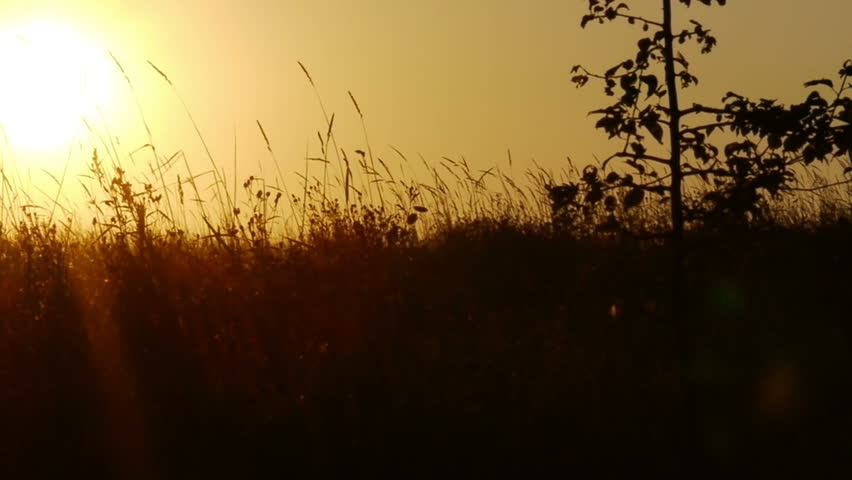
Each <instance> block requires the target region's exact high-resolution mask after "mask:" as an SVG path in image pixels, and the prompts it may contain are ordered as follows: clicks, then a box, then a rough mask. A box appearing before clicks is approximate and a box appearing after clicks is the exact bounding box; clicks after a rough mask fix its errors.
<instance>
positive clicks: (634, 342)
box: [0, 72, 852, 478]
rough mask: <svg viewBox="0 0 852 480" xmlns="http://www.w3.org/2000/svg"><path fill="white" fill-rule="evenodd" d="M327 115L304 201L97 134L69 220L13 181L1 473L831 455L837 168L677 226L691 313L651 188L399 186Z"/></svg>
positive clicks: (846, 270)
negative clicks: (585, 208)
mask: <svg viewBox="0 0 852 480" xmlns="http://www.w3.org/2000/svg"><path fill="white" fill-rule="evenodd" d="M306 73H307V72H306ZM352 100H353V103H354V105H355V107H356V109H357V110H358V112H359V113H360V109H358V106H357V103H356V102H355V101H354V100H355V99H354V98H353V99H352ZM333 122H334V120H333V117H332V118H330V119H329V120H328V124H327V127H328V128H327V132H326V133H325V134H324V135H322V134H321V135H320V138H319V141H320V144H321V155H320V156H319V157H317V158H308V159H305V170H304V172H303V173H300V176H301V188H300V189H299V190H298V191H288V190H287V189H286V188H285V187H283V185H282V184H280V183H278V182H273V181H269V182H267V181H266V180H264V179H261V178H255V177H249V178H246V179H240V182H241V183H240V185H237V184H236V183H235V181H236V180H237V179H225V178H224V176H223V175H219V173H218V172H219V168H218V167H217V166H216V165H215V162H214V165H213V166H212V169H211V171H212V172H217V173H214V174H213V178H214V181H213V185H212V187H213V188H209V187H208V188H205V189H201V188H200V187H199V185H197V183H196V179H197V178H198V177H197V176H196V175H193V173H192V172H190V171H186V172H185V173H184V175H183V178H181V177H180V176H177V178H176V179H171V178H169V179H167V178H166V177H165V175H163V174H162V171H163V170H167V169H172V168H173V167H174V165H173V164H172V163H171V162H173V161H175V162H176V161H177V160H175V159H174V158H171V159H168V161H166V160H164V163H163V164H160V163H157V164H155V165H152V166H150V168H149V172H150V177H146V178H150V181H149V182H148V181H143V182H139V183H138V184H137V183H136V182H134V181H131V180H129V175H128V174H126V172H124V170H122V168H121V161H120V158H119V157H117V156H116V155H110V154H108V155H107V156H106V157H103V158H102V157H101V156H99V154H98V153H97V152H95V153H94V154H93V157H92V160H91V164H90V165H89V175H88V177H87V178H86V181H85V182H83V185H84V188H85V191H86V193H87V196H88V201H89V205H90V206H89V211H88V212H90V213H91V215H92V217H93V220H92V222H91V224H90V225H89V224H88V223H86V224H85V225H83V226H80V223H81V222H80V221H79V220H78V221H77V223H74V222H72V221H71V220H68V221H66V220H65V219H64V217H63V215H61V214H60V212H62V207H61V206H60V207H58V208H57V206H55V205H53V206H51V205H48V206H41V207H39V206H35V205H31V204H29V202H28V201H27V200H26V199H27V196H26V195H25V194H22V193H21V192H19V191H16V190H15V189H14V188H13V187H12V186H11V184H10V183H9V182H8V181H5V182H4V186H3V188H2V194H3V195H2V205H0V207H2V208H0V218H2V221H0V425H2V434H0V472H3V473H6V474H7V476H6V478H26V477H43V478H47V477H48V476H51V477H52V476H56V475H63V476H71V477H78V476H79V477H81V478H87V477H88V478H98V477H105V478H134V477H138V478H179V477H185V478H205V477H207V478H210V477H213V478H217V477H223V478H235V477H240V476H246V475H251V474H257V473H260V472H267V473H270V472H271V473H273V474H275V475H276V476H283V475H287V474H291V475H293V476H297V477H298V476H303V475H310V476H319V475H321V474H337V475H340V474H365V473H369V474H372V475H388V476H390V475H394V476H398V477H403V478H405V477H411V476H427V475H428V474H429V473H435V474H437V473H441V474H443V475H448V476H449V475H452V476H456V475H461V474H468V475H474V476H477V477H480V476H484V475H486V474H489V473H503V474H506V473H515V474H518V475H523V476H530V475H532V474H534V473H536V472H544V471H550V472H562V473H564V474H566V475H568V474H570V473H572V472H573V473H576V474H578V475H582V474H585V473H587V472H591V473H597V474H602V473H603V474H607V473H613V474H614V473H619V474H631V473H634V472H638V471H643V472H655V473H658V474H661V475H665V476H679V477H694V476H697V475H699V473H707V474H708V476H722V475H725V476H727V475H731V474H737V475H751V476H760V477H764V476H769V475H779V476H794V477H796V476H804V475H819V474H820V473H821V472H823V473H825V472H832V471H837V469H838V468H839V469H841V470H842V469H845V468H847V467H848V459H849V453H850V452H852V440H850V438H852V437H850V435H849V432H850V430H852V377H850V376H849V375H848V369H849V367H850V366H852V326H850V325H852V324H850V318H852V317H850V315H849V311H850V306H852V305H850V299H849V293H850V285H851V284H850V280H849V275H850V272H852V251H850V245H852V203H850V199H852V195H850V191H849V190H848V188H847V187H846V186H843V185H841V186H838V187H836V188H833V189H820V190H817V191H816V192H801V193H800V194H798V195H794V196H787V197H784V198H782V199H780V200H777V201H776V200H767V201H766V202H764V203H762V205H763V207H762V208H763V210H762V211H763V212H764V213H765V217H764V218H762V219H752V221H750V222H748V223H742V222H739V223H736V224H727V223H717V224H710V223H700V222H696V223H694V224H692V225H691V226H690V228H689V229H688V231H687V238H686V259H685V265H686V270H685V280H684V287H683V289H682V294H683V295H684V299H683V300H684V303H685V305H686V312H685V314H684V318H683V319H682V321H683V322H684V323H680V322H676V321H673V320H672V312H671V310H672V298H671V292H672V277H671V275H672V272H671V269H670V265H671V251H670V250H671V249H670V245H669V241H668V239H667V237H666V235H665V232H666V230H667V229H668V228H669V227H668V221H667V216H666V214H667V212H666V206H665V205H661V204H656V203H652V202H646V203H644V204H643V206H642V207H640V208H636V209H632V210H629V211H621V210H619V211H617V212H616V213H617V215H618V217H619V219H620V224H619V227H618V228H616V229H613V228H607V229H599V228H596V227H597V226H599V225H600V222H601V220H602V219H603V218H604V215H606V213H605V212H601V211H597V212H594V211H593V212H590V213H589V214H588V215H586V216H582V217H574V218H571V219H567V220H569V221H566V218H564V217H559V218H557V217H552V216H551V215H552V213H553V212H552V211H551V204H550V199H549V198H548V195H547V189H546V186H547V185H549V184H553V183H557V182H558V181H559V180H558V179H556V178H555V177H554V176H552V175H551V174H549V173H547V172H545V171H544V170H542V169H532V170H528V171H527V172H526V174H525V175H524V177H523V179H515V178H513V177H512V176H511V175H508V174H505V173H504V172H502V171H500V170H499V169H497V168H495V169H490V170H485V171H474V170H473V169H471V168H470V167H469V166H468V164H467V162H465V161H464V160H463V159H459V160H454V159H450V158H444V159H441V160H439V161H437V162H427V161H425V160H424V161H423V162H421V163H423V164H424V165H423V167H424V169H425V170H424V171H425V172H426V175H425V177H424V179H421V180H417V179H415V178H406V177H405V176H400V174H397V175H396V176H394V173H393V172H395V171H397V169H396V168H395V165H388V163H390V162H388V163H386V162H385V161H383V160H382V159H379V158H374V157H373V153H372V151H371V150H370V149H369V148H367V149H366V150H352V151H351V153H348V154H347V151H346V150H342V149H340V148H339V147H338V146H337V144H336V141H335V140H334V136H333V133H332V125H333ZM258 126H259V127H260V130H261V133H262V134H263V137H264V138H266V133H265V132H264V131H263V127H262V126H261V125H260V124H258ZM365 138H366V134H365ZM266 141H267V146H268V145H269V143H268V139H267V140H266ZM151 148H152V149H153V147H151ZM102 151H103V150H102ZM269 151H270V153H271V154H272V157H273V159H274V152H273V151H272V149H271V148H270V149H269ZM338 152H340V153H338ZM397 153H398V154H399V156H400V159H399V162H404V163H410V161H409V159H407V158H405V156H404V154H402V152H397ZM155 154H156V150H155ZM155 158H157V157H155ZM210 161H211V162H213V158H212V157H211V158H210ZM510 161H511V160H510ZM158 162H159V160H158ZM402 171H403V172H404V171H405V170H402ZM279 174H280V172H279ZM577 174H579V173H578V172H576V171H573V172H572V171H568V172H566V175H568V176H571V175H577ZM4 175H5V172H4ZM283 176H284V175H281V177H283ZM5 179H6V177H5V176H4V180H5ZM811 180H812V182H813V181H816V183H819V181H820V179H815V180H814V179H811ZM63 181H64V179H63V180H60V181H57V183H58V184H59V188H60V189H61V188H62V186H63ZM240 187H241V188H240ZM202 190H203V191H207V192H210V191H215V192H216V193H215V196H214V198H213V200H206V201H203V202H202V201H198V200H200V198H201V197H202V194H200V193H199V192H200V191H202ZM58 197H59V195H58V194H57V198H58ZM86 215H88V213H87V214H86ZM79 216H80V217H83V216H84V215H79ZM682 325H687V326H688V332H689V345H688V346H689V348H688V351H687V352H686V356H685V355H684V351H683V348H682V347H683V345H679V344H678V341H677V339H678V332H679V331H681V327H682ZM685 363H686V371H687V372H688V378H689V379H690V382H691V385H692V386H694V388H695V391H696V393H697V406H696V409H695V410H694V411H693V410H690V411H687V410H686V409H685V407H684V403H685V402H684V398H685V395H686V392H687V386H686V385H684V381H683V380H684V376H683V373H682V372H683V371H684V366H685V365H684V364H685ZM691 455H692V456H691ZM696 462H697V463H696ZM696 469H698V470H696Z"/></svg>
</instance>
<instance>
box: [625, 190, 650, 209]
mask: <svg viewBox="0 0 852 480" xmlns="http://www.w3.org/2000/svg"><path fill="white" fill-rule="evenodd" d="M644 198H645V190H643V189H641V188H639V187H636V188H634V189H632V190H630V191H629V192H627V195H625V196H624V208H628V209H629V208H633V207H637V206H639V204H640V203H642V200H643V199H644Z"/></svg>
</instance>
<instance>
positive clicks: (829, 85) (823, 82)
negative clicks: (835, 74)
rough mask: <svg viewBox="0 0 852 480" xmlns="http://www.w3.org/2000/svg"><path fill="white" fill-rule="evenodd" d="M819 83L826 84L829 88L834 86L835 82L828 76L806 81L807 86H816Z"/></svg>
mask: <svg viewBox="0 0 852 480" xmlns="http://www.w3.org/2000/svg"><path fill="white" fill-rule="evenodd" d="M817 85H825V86H826V87H828V88H834V82H832V81H831V80H829V79H827V78H820V79H819V80H811V81H810V82H805V87H815V86H817Z"/></svg>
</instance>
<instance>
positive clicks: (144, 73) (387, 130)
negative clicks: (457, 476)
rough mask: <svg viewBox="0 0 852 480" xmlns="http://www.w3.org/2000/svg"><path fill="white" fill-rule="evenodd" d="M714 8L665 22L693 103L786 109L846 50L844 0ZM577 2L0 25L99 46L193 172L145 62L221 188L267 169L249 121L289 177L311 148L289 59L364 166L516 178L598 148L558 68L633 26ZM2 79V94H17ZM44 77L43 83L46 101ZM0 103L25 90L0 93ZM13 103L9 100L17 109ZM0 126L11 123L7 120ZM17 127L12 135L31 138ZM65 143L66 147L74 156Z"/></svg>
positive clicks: (318, 4) (42, 17)
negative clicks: (370, 159)
mask: <svg viewBox="0 0 852 480" xmlns="http://www.w3.org/2000/svg"><path fill="white" fill-rule="evenodd" d="M628 3H630V4H631V5H632V6H633V7H634V11H637V10H638V11H640V12H646V13H648V14H649V15H657V13H658V12H657V11H656V8H658V7H657V6H658V4H659V2H658V1H651V0H633V1H632V2H628ZM694 3H697V2H694ZM728 3H729V5H728V6H727V7H724V8H706V7H703V6H701V5H696V6H693V7H692V8H691V9H689V10H687V9H685V8H678V10H677V12H676V21H677V22H681V23H683V24H685V23H686V22H687V21H688V19H689V18H697V19H699V20H701V21H702V22H703V23H704V24H705V25H706V26H707V27H710V28H712V29H713V31H714V32H715V33H716V36H717V37H718V39H719V46H718V48H717V50H716V51H715V52H714V53H713V54H711V55H710V56H705V57H702V58H698V55H697V54H696V53H694V52H690V51H689V50H687V51H686V52H685V53H686V54H687V56H688V57H689V58H690V60H691V61H692V65H693V73H694V74H696V75H697V76H698V77H700V79H701V83H700V85H699V87H698V89H697V90H696V91H695V92H694V93H691V94H687V97H686V98H687V100H690V99H700V100H703V101H708V102H710V101H714V100H716V99H718V98H720V97H721V96H722V95H723V94H724V93H725V92H726V91H728V90H736V91H738V92H742V93H745V94H748V95H753V96H759V97H770V98H780V99H782V100H786V101H788V102H789V101H791V100H800V99H802V98H804V95H805V91H804V89H803V88H802V87H801V85H802V83H803V82H804V81H806V80H809V79H812V78H819V77H833V76H834V75H835V74H836V71H837V70H838V68H839V67H840V65H841V64H842V62H843V61H844V60H845V59H847V58H849V57H852V35H849V34H848V20H849V18H852V2H849V1H848V0H809V1H804V0H730V1H729V2H728ZM586 5H587V1H586V0H428V1H419V0H418V1H414V0H145V1H141V0H132V1H130V0H127V1H119V0H60V1H38V0H4V1H3V2H2V3H0V31H6V32H13V33H16V32H17V31H18V30H19V29H21V28H23V27H22V26H26V25H31V24H33V23H35V24H43V23H45V22H47V23H48V24H51V25H57V24H58V25H64V26H65V27H67V28H68V29H70V30H72V31H73V32H76V33H75V34H76V35H78V36H79V37H80V38H82V39H84V41H85V44H86V45H87V46H88V47H87V48H89V51H97V52H100V54H101V55H103V56H104V57H103V58H105V59H107V60H108V59H109V57H108V56H106V53H105V52H106V51H111V52H113V53H114V55H115V56H116V58H117V59H118V60H119V61H120V62H121V63H122V65H123V67H124V68H125V70H126V72H127V74H128V75H129V77H130V78H131V81H132V82H133V83H134V87H135V93H136V95H137V96H138V98H139V103H140V105H141V108H142V110H143V111H144V115H145V118H146V119H147V121H148V123H149V124H150V126H151V128H152V135H153V137H154V140H155V142H156V143H157V145H158V147H159V148H160V152H161V154H164V155H167V156H168V155H171V154H172V153H174V152H176V151H178V150H183V151H185V152H186V154H187V156H188V157H189V160H190V162H192V164H193V165H199V166H203V165H207V164H208V163H209V162H208V161H207V160H206V158H205V157H204V155H203V150H202V149H201V145H200V142H199V141H198V139H197V137H196V136H195V133H194V130H193V128H192V125H191V123H190V122H189V120H188V119H187V117H186V115H185V113H184V112H183V107H181V104H180V100H179V99H178V98H177V97H176V95H175V92H174V91H173V90H171V89H170V87H169V86H168V85H167V84H166V82H164V81H163V79H162V78H161V77H159V75H158V74H157V73H156V72H154V71H153V69H151V68H150V67H149V66H148V64H147V63H146V61H147V60H150V61H151V62H153V63H154V64H156V65H157V66H158V67H159V68H160V69H162V70H163V71H164V72H165V73H166V74H167V75H168V76H169V78H170V79H171V80H172V82H173V83H174V85H175V88H176V90H177V92H178V93H179V94H180V95H181V97H182V98H183V100H184V101H185V102H186V104H187V106H188V108H189V109H190V110H191V112H192V114H193V116H194V117H195V119H196V121H197V122H198V124H199V127H200V128H201V131H202V133H203V134H204V136H205V138H206V140H207V141H208V143H209V146H210V148H211V151H212V153H213V156H214V157H215V158H216V159H217V161H218V162H219V163H220V164H221V165H225V166H228V167H229V168H230V166H231V165H232V164H233V158H234V150H235V142H236V152H237V154H236V156H237V165H238V177H239V178H242V177H243V176H247V175H248V174H250V173H255V174H256V173H257V170H258V169H260V168H269V166H268V164H266V165H265V164H264V162H265V161H266V159H267V158H268V157H267V155H266V153H265V150H264V144H263V140H262V138H261V136H260V135H259V132H258V130H257V126H256V124H255V121H256V120H260V121H261V122H262V123H263V124H264V126H265V128H266V131H267V133H268V134H269V138H270V140H271V142H272V145H273V147H274V148H275V150H276V154H277V156H278V158H279V160H281V161H282V163H283V167H282V168H283V169H284V170H285V171H287V172H289V171H293V170H296V169H299V168H301V165H302V158H304V156H305V151H306V149H308V150H309V153H310V154H311V155H315V154H317V152H318V142H317V140H316V132H317V131H318V130H324V124H323V120H322V114H321V111H320V108H319V107H318V105H317V101H316V98H315V97H314V95H313V92H312V90H311V88H310V86H309V85H308V83H307V81H306V79H305V77H304V75H303V73H302V72H301V70H300V69H299V67H298V65H297V61H302V62H303V63H304V64H305V65H306V66H307V67H308V69H309V70H310V73H311V75H312V76H313V78H314V80H315V81H316V83H317V86H318V87H319V89H320V93H321V95H322V98H323V101H324V103H325V106H326V108H327V109H328V111H329V113H331V112H334V113H335V114H336V125H337V127H336V131H337V134H338V139H339V144H340V146H341V147H344V148H346V149H349V150H355V149H358V148H364V142H363V137H362V134H361V130H360V129H361V126H360V123H359V120H358V117H357V114H356V113H355V111H354V109H353V107H352V105H351V103H350V101H349V98H348V95H347V91H350V90H351V91H352V93H353V94H354V95H355V97H356V98H357V100H358V102H359V103H360V105H361V108H362V110H363V112H364V115H365V117H366V125H367V129H368V134H369V137H370V141H371V143H372V146H373V149H374V151H375V152H376V153H377V155H378V156H380V157H384V158H386V159H389V160H390V159H394V154H393V153H392V150H391V149H390V148H389V145H393V146H395V147H397V148H399V149H400V150H401V151H403V152H405V153H406V154H408V155H410V156H412V157H416V155H417V154H418V153H420V154H422V155H423V156H424V157H425V158H426V160H427V161H432V160H434V161H437V160H439V159H440V157H441V156H443V155H446V156H450V157H453V158H458V157H459V156H461V155H464V156H465V157H466V158H467V159H468V160H469V161H470V162H471V164H473V165H475V166H477V167H478V168H486V167H488V166H491V165H493V164H494V163H496V162H503V163H505V159H506V150H507V149H511V150H512V154H513V158H514V160H515V168H516V169H518V168H524V167H526V166H528V165H531V162H530V160H531V159H533V158H534V159H536V160H537V161H538V162H539V163H540V164H541V165H543V166H545V167H548V168H553V169H559V168H561V167H562V166H563V165H564V158H565V156H566V155H570V156H571V157H572V158H573V159H574V160H576V161H577V162H578V163H586V162H588V161H589V160H591V159H592V158H593V155H597V156H599V157H602V156H605V154H606V153H607V151H608V148H607V145H606V143H605V142H604V140H603V137H602V136H601V135H599V134H597V133H595V132H594V131H593V129H592V124H593V120H592V119H591V118H590V117H587V116H586V112H587V111H589V110H590V109H593V108H597V107H599V106H602V105H604V104H605V103H606V101H607V100H608V99H606V98H605V97H604V96H603V95H602V93H600V90H599V89H598V88H597V87H596V86H594V85H590V86H587V87H586V88H585V89H582V90H576V89H574V87H573V86H572V84H571V83H570V81H569V79H570V76H571V75H570V68H571V66H572V65H574V64H577V63H583V64H585V65H587V66H589V67H598V68H604V67H608V66H610V65H611V64H612V63H614V62H616V61H620V60H622V59H624V58H627V56H629V55H631V52H632V47H633V46H634V45H635V41H636V39H637V38H638V36H639V35H640V34H641V31H640V30H639V29H637V28H629V27H627V26H626V25H625V26H624V27H612V26H592V27H590V28H587V29H586V30H581V29H580V27H579V20H580V17H581V16H582V15H583V13H584V12H585V10H586ZM643 9H645V10H643ZM92 49H93V50H92ZM690 53H692V55H690ZM60 57H67V58H75V57H73V55H71V54H62V55H60ZM49 58H54V57H49ZM86 58H90V57H86ZM3 60H4V63H6V62H5V59H3ZM110 62H111V60H109V61H107V62H106V64H108V65H110V68H107V69H106V71H107V72H108V73H95V74H92V75H100V76H102V77H104V78H103V79H99V80H98V82H102V83H97V85H99V86H98V87H97V88H96V90H97V91H96V92H95V93H97V95H104V96H107V97H108V98H106V99H104V98H100V99H98V100H97V102H98V107H99V108H100V110H101V113H100V114H99V115H100V119H99V120H97V121H95V120H92V123H93V124H98V125H99V126H96V127H95V128H96V129H97V130H98V131H100V132H101V133H102V134H103V135H105V136H112V137H115V138H117V139H118V141H119V142H120V146H121V148H123V149H125V150H127V151H132V150H133V149H135V148H137V147H139V146H141V145H143V144H145V143H146V142H147V137H146V134H145V131H144V127H143V126H142V122H141V120H140V115H139V114H138V111H137V107H136V106H135V103H134V100H133V98H132V96H130V92H129V89H128V88H127V84H126V83H124V81H123V79H122V77H121V75H120V73H119V72H118V70H117V68H114V67H112V64H111V63H110ZM99 65H100V66H98V67H97V69H100V68H102V67H103V65H102V64H99ZM5 68H12V69H14V68H16V67H15V66H14V65H8V64H6V65H5ZM5 68H4V70H5ZM57 68H58V69H59V70H56V69H54V70H51V71H50V72H52V73H49V74H48V76H51V77H54V76H55V77H58V78H63V74H62V73H57V72H62V71H66V70H67V69H69V68H71V67H68V66H67V65H65V64H62V65H60V66H59V67H57ZM93 68H95V67H93ZM62 69H65V70H62ZM97 69H96V71H97V72H102V70H97ZM39 71H41V70H39ZM24 83H27V82H26V81H24ZM0 85H2V83H0ZM8 85H9V84H7V87H6V88H7V90H13V89H16V88H18V87H15V86H14V85H17V84H12V86H11V87H9V86H8ZM52 85H54V86H53V87H51V86H49V85H48V86H45V87H43V88H44V89H47V90H52V91H56V90H57V87H55V84H52ZM103 85H106V86H103ZM21 88H23V87H21ZM65 95H69V94H65ZM3 98H6V100H5V101H6V102H7V103H9V102H14V101H15V100H14V99H19V98H27V97H21V96H19V95H18V94H17V93H15V94H12V95H9V94H8V93H7V94H6V96H5V97H4V96H3V95H2V94H0V99H3ZM9 98H12V99H13V100H9ZM54 103H56V102H54ZM75 105H76V104H75ZM2 108H3V106H2V105H0V109H2ZM15 108H17V110H16V109H15ZM15 108H12V107H10V109H11V111H20V110H21V107H20V106H18V107H15ZM44 108H47V107H44ZM66 108H70V107H66ZM74 108H76V107H74ZM39 111H40V110H37V111H36V112H39ZM90 113H91V112H89V113H87V115H88V114H90ZM0 118H3V113H2V111H0ZM4 122H6V124H7V125H6V127H8V128H7V130H15V128H13V126H14V124H15V120H14V119H9V118H6V119H5V120H4ZM57 122H58V121H57ZM31 123H32V122H30V123H28V124H26V125H25V126H22V127H19V128H18V130H22V129H26V128H30V129H32V128H33V127H32V126H30V125H31ZM38 123H39V124H41V125H42V126H43V128H44V130H43V132H44V135H45V137H47V136H48V134H49V132H48V130H49V129H50V128H61V127H57V126H55V125H52V124H51V123H50V122H38ZM104 132H108V133H104ZM7 133H9V132H7ZM20 135H23V134H20ZM31 136H32V135H31ZM89 140H90V141H93V140H92V139H91V138H90V139H89ZM8 142H10V143H11V144H12V148H11V151H12V153H9V151H10V149H9V148H8V146H7V148H5V150H3V152H5V153H4V155H6V156H7V158H15V159H16V162H17V166H18V168H21V166H22V165H24V166H26V165H38V166H39V167H45V168H50V169H54V170H55V169H57V168H62V165H63V163H64V162H65V159H66V153H65V152H66V151H67V150H68V149H67V146H65V147H63V148H59V149H57V150H58V151H60V152H61V153H58V154H53V156H52V157H51V158H55V159H57V160H50V161H44V160H40V161H38V162H36V161H35V160H32V162H30V163H27V162H28V161H29V160H27V158H26V155H25V151H26V149H25V148H20V147H14V145H15V142H16V139H14V138H9V139H8ZM30 142H32V140H31V139H30ZM78 150H80V151H79V152H77V153H75V155H79V156H81V157H82V156H85V155H87V154H86V153H85V152H83V150H85V149H84V148H78ZM39 155H41V156H42V157H44V156H45V154H44V152H40V153H39ZM32 158H35V154H33V157H32ZM39 162H41V163H39ZM199 168H202V167H199Z"/></svg>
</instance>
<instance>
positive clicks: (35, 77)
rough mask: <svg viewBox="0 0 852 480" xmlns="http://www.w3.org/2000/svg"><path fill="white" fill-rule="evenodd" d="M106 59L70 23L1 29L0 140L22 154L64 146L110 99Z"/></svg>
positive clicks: (80, 132)
mask: <svg viewBox="0 0 852 480" xmlns="http://www.w3.org/2000/svg"><path fill="white" fill-rule="evenodd" d="M107 59H108V54H107V52H106V51H103V50H101V49H98V48H97V47H96V46H95V44H94V43H92V42H90V41H88V40H87V39H86V38H85V37H84V36H82V35H81V34H79V33H78V32H76V31H75V30H74V29H73V28H72V27H71V26H70V25H66V24H62V23H56V22H32V23H29V24H21V25H16V26H11V27H7V28H4V29H3V30H2V31H0V65H2V69H0V127H2V131H0V141H2V142H5V143H6V145H7V146H8V147H10V148H12V149H13V150H14V151H16V152H17V153H21V154H23V153H48V152H56V151H59V150H61V149H63V148H68V147H69V146H70V145H71V144H72V143H73V142H74V141H75V140H76V139H78V138H79V137H80V136H81V135H84V134H85V130H86V127H85V123H84V121H83V119H84V118H87V117H90V116H92V115H95V114H96V113H97V108H98V106H99V105H105V104H107V103H109V101H110V97H111V95H112V88H111V82H110V81H109V79H110V78H111V73H112V72H111V70H110V65H109V63H108V61H107Z"/></svg>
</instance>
